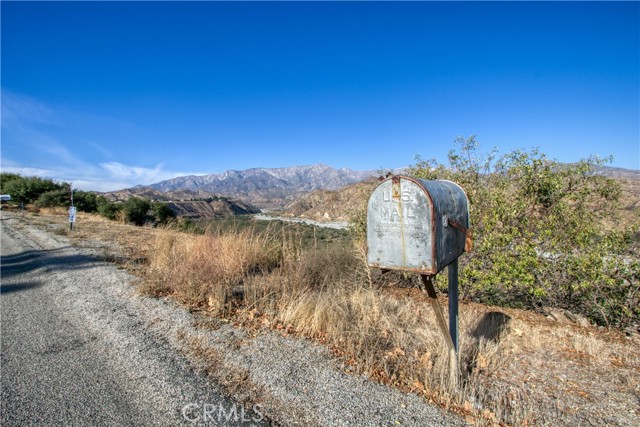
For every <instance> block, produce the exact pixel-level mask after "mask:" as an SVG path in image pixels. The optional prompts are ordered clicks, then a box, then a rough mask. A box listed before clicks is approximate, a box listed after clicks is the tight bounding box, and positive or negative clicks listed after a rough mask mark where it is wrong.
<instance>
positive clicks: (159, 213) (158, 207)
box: [151, 203, 176, 224]
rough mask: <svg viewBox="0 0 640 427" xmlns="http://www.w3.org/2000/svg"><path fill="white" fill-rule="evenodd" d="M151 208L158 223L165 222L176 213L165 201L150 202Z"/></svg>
mask: <svg viewBox="0 0 640 427" xmlns="http://www.w3.org/2000/svg"><path fill="white" fill-rule="evenodd" d="M151 210H152V211H153V216H154V217H155V220H156V222H157V223H159V224H166V223H167V222H169V221H171V220H172V219H174V218H175V217H176V213H175V212H174V211H172V210H171V208H170V207H169V205H167V204H166V203H152V204H151Z"/></svg>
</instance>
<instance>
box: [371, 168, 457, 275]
mask: <svg viewBox="0 0 640 427" xmlns="http://www.w3.org/2000/svg"><path fill="white" fill-rule="evenodd" d="M452 224H455V225H456V226H457V227H455V226H453V225H452ZM468 227H469V207H468V201H467V196H466V195H465V193H464V191H463V190H462V188H460V186H458V185H457V184H455V183H453V182H451V181H427V180H423V179H417V178H411V177H407V176H394V177H391V178H387V179H385V180H384V181H382V182H381V183H380V184H379V185H378V186H377V187H376V188H375V189H374V190H373V192H372V193H371V196H370V197H369V202H368V204H367V246H368V250H367V261H368V263H369V265H371V266H372V267H378V268H383V269H396V270H409V271H415V272H418V273H421V274H431V275H433V274H436V273H438V272H439V271H440V270H442V269H443V268H444V267H446V266H447V265H449V264H450V263H451V262H452V261H453V260H455V259H456V258H458V257H459V256H460V255H462V253H463V252H464V250H465V238H466V235H465V232H464V231H463V230H465V229H467V228H468Z"/></svg>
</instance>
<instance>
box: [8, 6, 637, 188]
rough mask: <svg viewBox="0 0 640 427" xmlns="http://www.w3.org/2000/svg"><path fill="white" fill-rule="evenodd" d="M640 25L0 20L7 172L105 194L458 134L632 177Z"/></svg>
mask: <svg viewBox="0 0 640 427" xmlns="http://www.w3.org/2000/svg"><path fill="white" fill-rule="evenodd" d="M639 5H640V3H638V2H622V3H614V2H602V3H599V2H584V3H582V2H570V3H558V2H542V3H514V2H498V3H485V2H471V3H461V2H444V3H439V2H422V3H417V2H408V3H380V2H378V3H371V2H356V3H335V2H334V3H328V2H326V3H324V2H323V3H294V2H284V3H270V2H259V3H249V2H245V3H221V2H193V3H177V2H176V3H173V2H160V3H152V2H103V3H97V2H87V3H80V2H68V3H56V2H45V3H31V2H25V3H13V2H6V1H2V3H1V4H0V7H1V13H2V63H1V67H2V87H1V90H2V92H1V95H2V99H1V101H2V146H1V161H2V170H3V171H12V172H20V173H23V174H26V175H33V174H37V175H41V176H48V177H52V178H54V179H58V180H64V181H72V182H74V183H75V184H76V185H77V186H78V187H80V188H83V189H90V190H103V191H106V190H115V189H120V188H125V187H130V186H133V185H136V184H150V183H153V182H157V181H160V180H163V179H168V178H171V177H175V176H179V175H185V174H205V173H218V172H222V171H225V170H227V169H246V168H251V167H283V166H293V165H308V164H316V163H326V164H328V165H330V166H333V167H336V168H341V167H349V168H352V169H357V170H369V169H379V168H396V167H403V166H406V165H410V164H412V163H413V161H414V156H415V155H416V154H418V155H420V156H422V157H423V158H436V159H438V160H440V161H444V160H445V159H446V154H447V152H448V150H449V149H451V148H453V140H454V139H455V138H456V137H457V136H469V135H471V134H476V135H477V139H478V141H479V142H480V144H481V147H482V148H483V149H484V150H487V151H488V150H490V149H492V148H494V147H496V148H497V149H498V150H499V151H500V152H501V153H505V152H507V151H509V150H511V149H514V148H525V149H528V148H532V147H539V148H540V149H541V151H543V152H544V153H546V154H548V155H549V156H550V157H551V158H555V159H558V160H560V161H565V162H572V161H577V160H579V159H581V158H584V157H588V156H589V155H591V154H594V155H600V156H607V155H613V156H614V162H613V165H614V166H619V167H625V168H633V169H640V135H639V134H640V28H639V27H640V7H639Z"/></svg>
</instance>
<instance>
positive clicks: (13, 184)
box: [0, 173, 69, 203]
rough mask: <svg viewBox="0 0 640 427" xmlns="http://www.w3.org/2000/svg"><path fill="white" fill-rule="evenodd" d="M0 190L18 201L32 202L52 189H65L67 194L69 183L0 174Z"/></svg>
mask: <svg viewBox="0 0 640 427" xmlns="http://www.w3.org/2000/svg"><path fill="white" fill-rule="evenodd" d="M0 175H1V176H0V187H1V188H0V191H1V192H2V194H9V195H10V196H11V198H12V199H13V200H14V201H16V202H18V203H34V202H35V201H36V200H38V198H39V197H40V196H41V195H42V194H44V193H48V192H52V191H63V190H66V191H67V196H69V193H68V191H69V184H67V183H57V182H55V181H53V180H51V179H48V178H39V177H35V176H33V177H23V176H20V175H16V174H7V173H2V174H0Z"/></svg>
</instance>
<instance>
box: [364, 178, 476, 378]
mask: <svg viewBox="0 0 640 427" xmlns="http://www.w3.org/2000/svg"><path fill="white" fill-rule="evenodd" d="M470 250H471V233H470V231H469V201H468V199H467V196H466V194H465V192H464V190H463V189H462V188H461V187H460V186H459V185H457V184H455V183H453V182H451V181H444V180H437V181H428V180H424V179H417V178H412V177H408V176H401V175H397V176H392V177H389V178H387V179H385V180H383V181H381V182H380V184H378V186H377V187H376V188H375V189H374V190H373V192H372V193H371V195H370V196H369V201H368V203H367V262H368V264H369V266H371V267H377V268H381V269H385V270H403V271H410V272H415V273H419V274H420V275H421V278H422V283H423V285H424V289H425V290H426V292H427V294H428V295H429V298H430V301H431V304H432V305H433V308H434V311H435V313H436V320H437V321H438V324H439V326H440V328H441V329H442V331H443V334H444V335H445V339H446V341H447V345H448V346H449V351H450V356H451V368H452V373H453V372H456V371H457V353H458V257H460V255H462V254H463V253H464V252H468V251H470ZM445 267H448V273H449V328H447V322H446V320H445V317H444V313H443V311H442V307H441V306H440V304H439V303H438V296H437V293H436V289H435V286H434V279H435V276H436V274H438V273H439V272H440V271H442V269H444V268H445ZM453 377H454V376H453V375H452V378H453Z"/></svg>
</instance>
